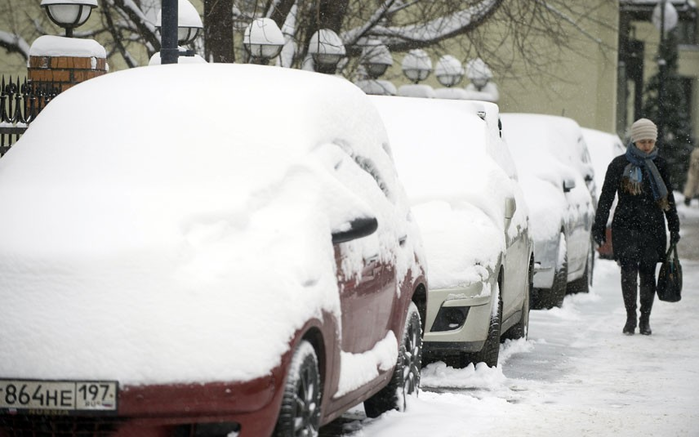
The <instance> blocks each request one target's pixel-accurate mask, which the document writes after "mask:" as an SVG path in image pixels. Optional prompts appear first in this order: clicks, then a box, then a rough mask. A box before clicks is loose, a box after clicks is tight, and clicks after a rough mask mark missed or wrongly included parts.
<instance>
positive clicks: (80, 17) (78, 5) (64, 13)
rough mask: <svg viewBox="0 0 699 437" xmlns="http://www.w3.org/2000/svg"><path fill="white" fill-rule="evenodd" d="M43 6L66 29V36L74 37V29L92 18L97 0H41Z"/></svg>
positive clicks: (55, 21) (51, 17) (52, 18)
mask: <svg viewBox="0 0 699 437" xmlns="http://www.w3.org/2000/svg"><path fill="white" fill-rule="evenodd" d="M41 6H42V7H43V8H44V9H45V10H46V14H47V15H48V16H49V18H50V19H51V21H53V22H54V24H56V25H58V26H60V27H62V28H64V29H65V30H66V37H68V38H72V37H73V29H75V28H76V27H78V26H81V25H83V24H85V22H86V21H87V20H88V18H90V14H91V13H92V8H96V7H97V0H41Z"/></svg>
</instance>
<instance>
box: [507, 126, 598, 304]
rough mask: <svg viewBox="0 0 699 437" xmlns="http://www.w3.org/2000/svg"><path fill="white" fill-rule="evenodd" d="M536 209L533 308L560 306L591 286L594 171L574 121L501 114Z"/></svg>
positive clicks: (533, 221) (528, 196) (532, 209)
mask: <svg viewBox="0 0 699 437" xmlns="http://www.w3.org/2000/svg"><path fill="white" fill-rule="evenodd" d="M501 120H502V129H503V134H504V136H505V140H506V141H507V144H508V146H509V147H510V151H511V153H512V156H513V158H514V160H515V163H516V164H517V170H518V171H519V175H520V182H521V184H522V188H523V189H524V193H525V195H526V199H527V204H528V205H529V208H530V212H531V229H532V235H533V237H534V258H535V260H536V271H535V274H534V292H533V299H532V300H533V307H535V308H551V307H554V306H561V304H562V303H563V299H564V297H565V295H566V293H567V292H585V291H588V290H589V287H590V285H591V280H592V271H593V268H594V259H595V256H594V254H595V251H594V242H593V241H592V238H591V228H592V223H593V221H594V217H595V207H596V195H595V194H594V190H595V187H594V169H593V167H592V164H591V162H590V159H589V153H588V151H587V146H586V144H585V140H584V138H583V136H582V132H581V128H580V126H579V125H578V124H577V122H575V121H574V120H572V119H570V118H566V117H558V116H551V115H540V114H501Z"/></svg>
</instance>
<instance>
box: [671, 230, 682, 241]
mask: <svg viewBox="0 0 699 437" xmlns="http://www.w3.org/2000/svg"><path fill="white" fill-rule="evenodd" d="M679 241H680V233H679V232H670V244H677V243H678V242H679Z"/></svg>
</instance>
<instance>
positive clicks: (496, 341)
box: [465, 286, 502, 367]
mask: <svg viewBox="0 0 699 437" xmlns="http://www.w3.org/2000/svg"><path fill="white" fill-rule="evenodd" d="M499 288H500V287H499V286H498V290H497V298H498V304H497V310H496V311H495V314H493V315H492V316H491V318H490V326H488V338H486V340H485V344H484V345H483V348H482V349H481V350H480V351H478V352H475V353H472V354H465V358H466V361H467V362H466V363H465V364H467V363H469V362H470V363H473V364H474V365H475V364H476V363H485V364H486V365H487V366H488V367H497V365H498V358H499V356H500V333H501V328H502V299H501V298H500V289H499Z"/></svg>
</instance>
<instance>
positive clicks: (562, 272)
mask: <svg viewBox="0 0 699 437" xmlns="http://www.w3.org/2000/svg"><path fill="white" fill-rule="evenodd" d="M567 285H568V248H567V245H566V237H565V234H563V233H562V232H561V235H560V236H559V238H558V255H557V257H556V270H555V271H554V274H553V284H552V285H551V288H550V289H548V290H545V289H542V290H539V302H538V303H539V307H540V308H546V309H550V308H553V307H560V306H562V305H563V299H565V296H566V290H567V288H568V287H567Z"/></svg>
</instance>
